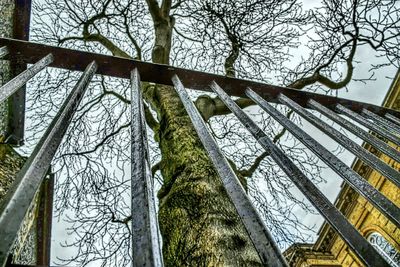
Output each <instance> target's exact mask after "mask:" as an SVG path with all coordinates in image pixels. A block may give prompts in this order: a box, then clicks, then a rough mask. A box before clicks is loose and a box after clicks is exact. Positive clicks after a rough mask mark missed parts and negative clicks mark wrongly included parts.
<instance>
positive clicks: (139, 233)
mask: <svg viewBox="0 0 400 267" xmlns="http://www.w3.org/2000/svg"><path fill="white" fill-rule="evenodd" d="M131 87H132V91H131V96H132V97H131V99H132V102H131V103H132V105H131V112H132V122H131V133H132V139H131V140H132V150H131V153H132V157H131V160H132V164H131V168H132V174H131V177H132V183H131V187H132V206H131V210H132V218H134V219H133V220H132V251H133V254H132V255H133V266H134V267H153V266H156V267H158V266H163V263H162V254H161V245H160V237H159V231H158V222H157V213H156V207H155V201H154V192H153V178H152V174H151V169H150V160H149V150H148V143H147V133H146V122H145V119H144V108H143V99H142V94H141V91H140V77H139V73H138V71H137V69H135V70H133V71H132V74H131Z"/></svg>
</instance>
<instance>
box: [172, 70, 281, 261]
mask: <svg viewBox="0 0 400 267" xmlns="http://www.w3.org/2000/svg"><path fill="white" fill-rule="evenodd" d="M172 82H173V83H174V86H175V90H176V91H177V93H178V95H179V97H180V99H181V100H182V103H183V105H184V106H185V109H186V111H187V113H188V114H189V117H190V119H191V120H192V122H193V126H194V128H195V129H196V132H197V134H198V136H199V138H200V140H201V142H202V144H203V146H204V148H205V149H206V151H207V153H208V155H209V157H210V159H211V161H212V163H213V164H214V167H215V169H216V170H217V172H218V174H219V177H220V178H221V180H222V183H223V185H224V187H225V189H226V191H227V193H228V195H229V197H230V199H231V200H232V203H233V205H234V206H235V208H236V210H237V212H238V214H239V216H240V218H241V220H242V222H243V224H244V226H245V228H246V230H247V233H248V234H249V236H250V239H251V241H252V242H253V244H254V247H255V249H256V250H257V252H258V255H259V256H260V259H261V261H262V263H263V265H265V266H287V263H286V260H285V259H284V257H283V256H282V254H281V252H280V250H279V248H278V247H277V245H276V244H275V241H274V239H273V237H272V235H271V233H270V232H269V231H268V229H267V228H266V226H265V224H264V222H263V221H262V219H261V218H260V216H259V215H258V213H257V211H256V209H255V208H254V206H253V204H252V203H251V201H250V199H249V198H248V197H247V195H246V192H245V191H244V189H243V187H242V186H241V184H240V182H239V179H238V178H237V177H236V175H235V173H234V171H233V170H232V168H231V166H230V165H229V163H228V161H227V160H226V158H225V156H224V155H223V153H222V151H221V150H220V149H219V148H218V145H217V144H216V142H215V140H214V139H213V137H212V136H211V134H210V133H209V132H208V130H207V126H206V124H205V122H204V121H203V119H202V117H201V115H200V113H199V112H198V110H197V109H196V107H195V105H194V104H193V102H192V100H191V99H190V97H189V95H188V93H187V92H186V89H185V88H184V86H183V85H182V82H181V81H180V80H179V78H178V76H176V75H174V76H173V77H172Z"/></svg>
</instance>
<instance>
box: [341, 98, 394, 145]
mask: <svg viewBox="0 0 400 267" xmlns="http://www.w3.org/2000/svg"><path fill="white" fill-rule="evenodd" d="M336 110H337V111H339V112H340V113H342V114H344V115H346V116H347V117H349V118H350V119H352V120H354V121H356V122H358V123H359V124H361V125H363V126H365V127H367V128H368V129H370V130H371V131H374V132H376V133H377V134H379V135H381V136H382V137H385V138H387V139H388V140H389V141H391V142H393V143H394V144H396V145H398V146H400V138H399V137H397V136H395V135H394V134H392V133H391V132H388V131H386V130H385V129H383V128H381V127H379V126H378V125H376V124H374V123H372V122H370V121H368V120H366V119H365V118H364V117H363V116H361V115H360V114H358V113H356V112H354V111H352V110H350V109H348V108H346V107H344V106H342V105H340V104H338V105H337V106H336Z"/></svg>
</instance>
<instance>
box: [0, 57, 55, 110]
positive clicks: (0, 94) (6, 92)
mask: <svg viewBox="0 0 400 267" xmlns="http://www.w3.org/2000/svg"><path fill="white" fill-rule="evenodd" d="M51 62H53V55H52V54H48V55H47V56H45V57H44V58H42V59H41V60H39V61H38V62H36V63H35V64H34V65H32V66H31V67H30V68H29V69H27V70H25V71H23V72H22V73H20V74H19V75H18V76H16V77H14V78H13V79H12V80H10V81H9V82H8V83H6V84H5V85H3V86H2V87H0V102H3V101H4V100H6V99H7V98H8V97H10V96H11V95H12V94H13V93H15V92H16V91H17V90H18V89H19V88H20V87H21V86H23V85H24V84H26V83H27V82H28V81H29V79H31V78H32V77H33V76H35V75H36V74H37V73H38V72H39V71H41V70H42V69H44V68H45V67H46V66H48V65H49V64H50V63H51Z"/></svg>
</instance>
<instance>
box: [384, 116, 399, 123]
mask: <svg viewBox="0 0 400 267" xmlns="http://www.w3.org/2000/svg"><path fill="white" fill-rule="evenodd" d="M385 117H386V118H387V119H389V120H391V121H392V122H394V123H396V125H400V119H399V118H397V117H395V116H393V115H392V114H390V113H387V114H385Z"/></svg>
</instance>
